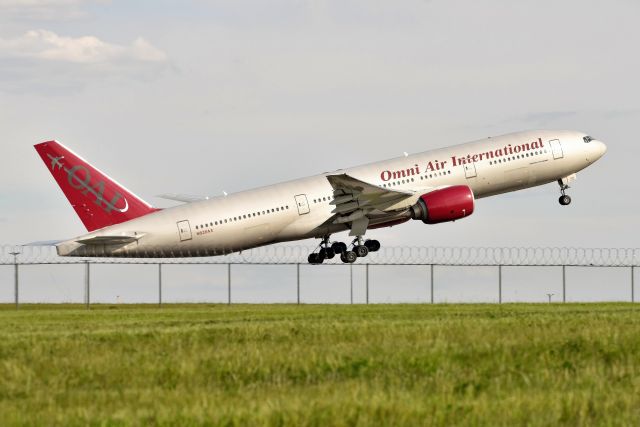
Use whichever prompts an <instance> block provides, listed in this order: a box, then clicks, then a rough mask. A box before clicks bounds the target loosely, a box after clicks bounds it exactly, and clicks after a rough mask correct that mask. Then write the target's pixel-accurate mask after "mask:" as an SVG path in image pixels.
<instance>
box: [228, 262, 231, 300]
mask: <svg viewBox="0 0 640 427" xmlns="http://www.w3.org/2000/svg"><path fill="white" fill-rule="evenodd" d="M227 304H231V263H228V264H227Z"/></svg>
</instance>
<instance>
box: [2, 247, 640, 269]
mask: <svg viewBox="0 0 640 427" xmlns="http://www.w3.org/2000/svg"><path fill="white" fill-rule="evenodd" d="M314 249H315V247H314V246H305V245H286V244H285V245H272V246H264V247H260V248H255V249H250V250H246V251H242V252H239V253H233V254H230V255H224V256H215V257H192V258H78V257H60V256H58V255H57V253H56V249H55V247H53V246H19V245H1V246H0V265H12V264H14V262H17V263H19V264H78V263H84V262H87V261H88V262H90V263H94V264H159V263H162V264H229V263H231V264H297V263H306V262H307V256H308V254H309V253H311V252H312V251H313V250H314ZM14 254H17V255H15V256H14ZM356 263H357V264H362V263H365V264H378V265H425V264H434V265H451V266H493V265H496V266H497V265H504V266H510V265H511V266H562V265H566V266H585V267H589V266H593V267H631V266H639V265H640V248H574V247H498V248H492V247H416V246H414V247H399V246H387V247H382V248H381V249H380V250H379V251H377V252H371V253H369V255H368V256H367V257H366V258H364V259H358V260H357V261H356ZM325 264H331V265H336V264H342V262H341V261H340V257H339V256H336V257H334V258H333V259H331V260H326V261H325Z"/></svg>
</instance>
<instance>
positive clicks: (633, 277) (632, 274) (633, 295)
mask: <svg viewBox="0 0 640 427" xmlns="http://www.w3.org/2000/svg"><path fill="white" fill-rule="evenodd" d="M634 269H635V267H634V266H633V265H632V266H631V302H636V295H635V286H634V285H635V275H634V272H635V271H634Z"/></svg>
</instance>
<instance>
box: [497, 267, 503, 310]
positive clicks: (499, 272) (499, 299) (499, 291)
mask: <svg viewBox="0 0 640 427" xmlns="http://www.w3.org/2000/svg"><path fill="white" fill-rule="evenodd" d="M498 304H502V265H499V266H498Z"/></svg>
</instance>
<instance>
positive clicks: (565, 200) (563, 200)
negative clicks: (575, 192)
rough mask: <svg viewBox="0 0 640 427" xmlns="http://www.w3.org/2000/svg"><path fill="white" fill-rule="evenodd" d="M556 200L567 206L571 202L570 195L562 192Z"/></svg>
mask: <svg viewBox="0 0 640 427" xmlns="http://www.w3.org/2000/svg"><path fill="white" fill-rule="evenodd" d="M558 202H560V204H561V205H562V206H567V205H568V204H570V203H571V197H569V196H567V195H566V194H563V195H562V196H560V198H559V199H558Z"/></svg>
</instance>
